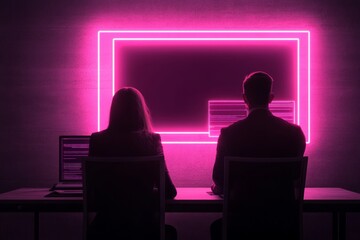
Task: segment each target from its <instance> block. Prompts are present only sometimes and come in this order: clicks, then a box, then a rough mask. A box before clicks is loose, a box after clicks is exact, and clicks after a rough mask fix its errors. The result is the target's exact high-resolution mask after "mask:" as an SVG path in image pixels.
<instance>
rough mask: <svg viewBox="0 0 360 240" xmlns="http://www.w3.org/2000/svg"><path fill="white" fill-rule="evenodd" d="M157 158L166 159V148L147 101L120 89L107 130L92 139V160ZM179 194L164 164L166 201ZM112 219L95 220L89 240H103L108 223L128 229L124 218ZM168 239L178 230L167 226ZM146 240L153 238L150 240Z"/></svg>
mask: <svg viewBox="0 0 360 240" xmlns="http://www.w3.org/2000/svg"><path fill="white" fill-rule="evenodd" d="M154 155H163V148H162V144H161V139H160V135H159V134H156V133H154V132H153V130H152V124H151V119H150V112H149V110H148V107H147V105H146V102H145V100H144V97H143V95H142V94H141V93H140V91H138V90H137V89H135V88H132V87H125V88H121V89H120V90H119V91H118V92H116V93H115V95H114V97H113V99H112V103H111V109H110V119H109V125H108V128H107V129H105V130H103V131H101V132H96V133H93V134H92V135H91V138H90V149H89V156H91V157H129V156H137V157H138V156H154ZM164 164H165V163H164ZM119 184H130V183H119ZM134 187H136V186H134ZM124 194H126V193H124ZM176 194H177V192H176V188H175V186H174V184H173V183H172V181H171V178H170V176H169V173H168V170H167V168H166V164H165V198H166V199H173V198H174V197H175V196H176ZM112 215H114V214H111V213H109V214H97V215H96V217H95V220H94V221H93V222H92V224H91V225H90V230H89V235H90V239H91V236H95V235H99V236H100V237H101V235H102V234H103V232H102V231H104V228H102V226H105V227H106V228H107V229H108V226H109V224H107V223H109V221H119V222H120V223H121V224H122V225H123V226H122V227H124V226H126V219H121V218H122V216H121V215H118V216H112ZM115 218H116V219H115ZM121 221H122V222H121ZM112 230H114V234H113V235H114V236H118V235H119V234H120V235H121V234H122V233H121V231H122V230H121V229H120V228H119V229H112ZM139 231H141V229H138V232H139ZM165 235H166V239H176V238H177V236H176V235H177V234H176V229H175V228H174V227H172V226H170V225H166V226H165ZM111 237H113V236H111ZM123 237H124V238H123V239H133V238H132V237H133V236H123ZM100 239H102V238H100ZM111 239H113V238H111ZM146 239H152V238H151V236H148V237H147V238H146Z"/></svg>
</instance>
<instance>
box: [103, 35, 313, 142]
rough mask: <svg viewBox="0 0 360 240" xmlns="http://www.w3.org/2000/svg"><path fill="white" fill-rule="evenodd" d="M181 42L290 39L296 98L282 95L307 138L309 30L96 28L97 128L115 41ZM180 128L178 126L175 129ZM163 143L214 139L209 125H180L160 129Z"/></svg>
mask: <svg viewBox="0 0 360 240" xmlns="http://www.w3.org/2000/svg"><path fill="white" fill-rule="evenodd" d="M149 41H151V42H153V43H156V42H159V43H166V42H172V43H174V42H175V43H176V42H179V43H182V44H183V43H184V42H189V43H191V42H195V41H196V42H201V43H202V44H208V43H209V42H217V43H223V44H227V43H229V42H232V43H237V42H239V43H240V42H241V43H242V44H244V43H246V44H253V43H256V42H259V41H262V42H265V41H266V42H268V43H270V44H282V43H287V42H294V43H295V45H296V48H294V50H293V51H295V52H296V54H295V56H296V60H295V61H294V62H295V63H296V66H295V67H294V68H295V69H296V80H295V82H294V84H296V90H297V93H296V98H295V99H282V100H289V101H294V102H295V103H296V107H295V108H296V121H295V123H296V124H298V125H300V126H301V127H302V129H303V131H304V133H305V136H306V139H307V143H309V142H310V32H309V31H302V30H301V31H300V30H299V31H297V30H293V31H288V30H286V31H279V30H274V31H271V30H266V31H259V30H257V31H208V30H206V31H166V30H163V31H152V30H147V31H120V30H119V31H118V30H104V31H98V100H97V103H98V115H97V122H98V130H101V129H104V128H105V127H106V124H107V120H108V114H109V108H110V103H111V98H112V95H113V94H114V92H115V90H116V87H117V86H115V76H116V74H117V73H116V68H115V50H116V46H118V44H117V43H119V42H120V44H121V43H122V42H124V43H125V42H126V43H129V42H130V43H132V44H134V43H135V44H145V43H146V42H149ZM179 129H181V130H179ZM160 134H161V135H162V140H163V143H165V144H216V142H217V139H216V138H213V137H210V132H209V128H204V129H198V130H197V131H193V130H192V129H191V130H189V129H184V128H182V127H181V126H179V128H177V129H174V130H173V131H172V130H170V131H164V132H160Z"/></svg>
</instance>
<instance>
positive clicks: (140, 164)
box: [83, 156, 165, 240]
mask: <svg viewBox="0 0 360 240" xmlns="http://www.w3.org/2000/svg"><path fill="white" fill-rule="evenodd" d="M83 187H84V209H83V217H84V219H83V220H84V229H83V230H84V231H83V236H84V240H92V239H130V240H143V239H157V240H158V239H161V240H163V239H164V224H165V202H164V201H165V200H164V199H165V196H164V157H163V156H149V157H116V158H106V157H87V158H84V159H83Z"/></svg>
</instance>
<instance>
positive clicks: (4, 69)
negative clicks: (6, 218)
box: [0, 0, 360, 192]
mask: <svg viewBox="0 0 360 240" xmlns="http://www.w3.org/2000/svg"><path fill="white" fill-rule="evenodd" d="M67 2H69V3H67ZM359 10H360V7H359V3H358V1H357V0H350V1H335V0H330V1H329V0H319V1H313V0H302V1H288V0H280V1H262V0H256V1H254V0H252V1H247V0H244V1H216V0H210V1H202V0H192V1H175V0H170V1H161V0H153V1H140V0H138V1H114V0H103V1H96V0H89V1H84V0H73V1H25V0H18V1H13V0H2V1H1V3H0V29H1V31H0V109H1V113H0V192H2V191H6V190H10V189H14V188H18V187H23V186H44V187H47V186H50V185H51V184H52V183H54V182H56V180H57V171H58V166H57V158H58V149H57V141H58V135H61V134H74V133H76V134H89V133H90V132H93V131H95V130H96V87H97V82H96V81H97V62H96V41H97V39H96V33H97V30H100V29H138V30H142V29H155V30H156V29H184V30H188V29H200V30H205V29H219V30H220V29H221V30H234V29H235V30H242V29H309V30H311V34H312V35H311V36H312V65H311V66H312V68H311V69H312V71H311V78H312V82H311V98H312V100H311V115H312V119H311V127H312V142H311V144H310V145H308V148H307V152H306V154H307V155H308V156H309V157H310V162H309V169H308V177H307V185H308V186H337V187H344V188H348V189H350V190H354V191H358V192H360V177H359V174H358V172H359V169H360V147H358V145H359V143H360V136H359V133H360V112H359V106H358V104H359V102H360V94H359V91H360V90H359V89H360V79H359V76H360V47H359V46H358V43H359V39H360V28H359V21H360V14H359V13H358V12H359ZM205 182H206V181H205ZM206 183H207V182H206ZM180 184H181V183H180Z"/></svg>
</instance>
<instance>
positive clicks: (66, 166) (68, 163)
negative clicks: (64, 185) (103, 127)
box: [59, 136, 90, 182]
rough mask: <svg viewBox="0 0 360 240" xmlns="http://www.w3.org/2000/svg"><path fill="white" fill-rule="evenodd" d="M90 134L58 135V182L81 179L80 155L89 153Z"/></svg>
mask: <svg viewBox="0 0 360 240" xmlns="http://www.w3.org/2000/svg"><path fill="white" fill-rule="evenodd" d="M89 141H90V136H60V137H59V153H60V158H59V163H60V164H59V171H60V172H59V173H60V174H59V176H60V182H64V181H74V182H77V181H82V169H81V161H82V159H81V158H82V157H87V156H88V154H89Z"/></svg>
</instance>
